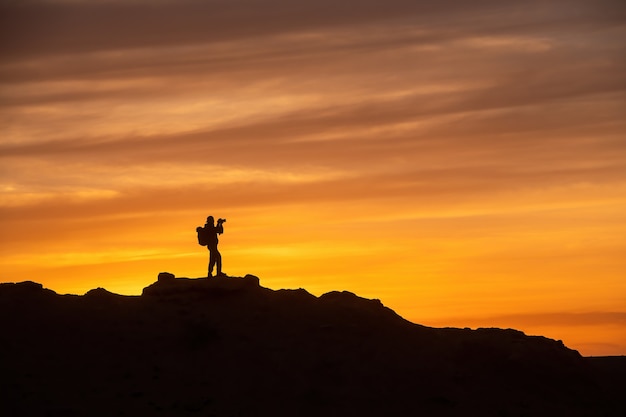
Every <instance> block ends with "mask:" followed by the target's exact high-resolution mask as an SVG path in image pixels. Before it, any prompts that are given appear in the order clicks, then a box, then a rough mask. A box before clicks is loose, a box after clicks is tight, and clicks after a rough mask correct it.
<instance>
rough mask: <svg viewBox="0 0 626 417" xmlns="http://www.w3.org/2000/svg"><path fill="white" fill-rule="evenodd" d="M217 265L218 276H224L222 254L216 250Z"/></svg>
mask: <svg viewBox="0 0 626 417" xmlns="http://www.w3.org/2000/svg"><path fill="white" fill-rule="evenodd" d="M215 263H216V264H217V276H218V277H219V276H220V275H222V254H221V253H220V252H219V251H218V250H217V249H215Z"/></svg>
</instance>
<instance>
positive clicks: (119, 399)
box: [0, 273, 626, 416]
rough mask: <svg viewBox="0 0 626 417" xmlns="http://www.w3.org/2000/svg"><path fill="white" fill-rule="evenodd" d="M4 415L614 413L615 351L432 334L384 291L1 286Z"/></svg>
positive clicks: (619, 379) (199, 282) (215, 284)
mask: <svg viewBox="0 0 626 417" xmlns="http://www.w3.org/2000/svg"><path fill="white" fill-rule="evenodd" d="M0 326H1V328H2V333H1V335H0V346H1V350H2V352H1V355H0V372H1V374H2V375H3V377H2V385H1V386H0V389H1V390H2V392H3V396H4V397H5V400H4V401H3V402H2V404H1V405H0V414H2V415H13V416H19V415H50V416H136V415H163V416H177V415H192V416H195V415H198V416H263V415H269V416H296V415H298V416H318V415H324V416H350V415H355V416H356V415H358V416H383V415H388V416H394V415H397V416H400V415H428V416H456V415H459V416H460V415H481V416H517V415H519V416H522V415H532V416H542V415H545V416H548V415H550V416H553V415H569V416H587V415H607V416H612V415H615V416H623V415H624V413H625V412H626V404H625V403H624V401H623V400H622V399H621V397H620V392H624V391H625V388H626V381H625V380H624V377H623V375H624V374H625V373H624V371H626V366H625V365H624V364H625V361H624V358H604V359H601V358H597V359H595V360H592V359H591V358H583V357H582V356H581V355H580V354H578V352H576V351H574V350H571V349H569V348H567V347H566V346H564V345H563V343H562V342H560V341H555V340H552V339H548V338H544V337H538V336H527V335H525V334H524V333H522V332H520V331H516V330H512V329H477V330H470V329H452V328H446V329H437V328H430V327H425V326H421V325H418V324H414V323H411V322H409V321H407V320H405V319H403V318H402V317H400V316H399V315H397V314H396V313H395V312H394V311H393V310H391V309H389V308H387V307H385V306H384V305H383V304H382V303H381V302H380V301H378V300H369V299H364V298H361V297H358V296H357V295H355V294H353V293H350V292H347V291H342V292H339V291H336V292H330V293H327V294H324V295H322V296H320V297H316V296H314V295H312V294H310V293H308V292H307V291H306V290H304V289H298V290H271V289H268V288H264V287H262V286H261V285H260V283H259V279H258V278H257V277H256V276H253V275H246V276H245V277H227V278H210V279H207V278H198V279H188V278H175V277H174V276H173V275H171V274H167V273H162V274H160V275H159V279H158V281H157V282H155V283H153V284H152V285H149V286H148V287H146V288H145V289H144V290H143V293H142V295H141V296H122V295H117V294H113V293H111V292H108V291H106V290H105V289H102V288H98V289H94V290H91V291H89V292H87V293H86V294H85V295H82V296H77V295H59V294H57V293H55V292H54V291H52V290H49V289H45V288H43V286H42V285H41V284H37V283H34V282H22V283H5V284H0Z"/></svg>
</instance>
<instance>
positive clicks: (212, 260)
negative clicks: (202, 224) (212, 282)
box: [208, 248, 219, 277]
mask: <svg viewBox="0 0 626 417" xmlns="http://www.w3.org/2000/svg"><path fill="white" fill-rule="evenodd" d="M215 252H217V250H216V249H214V248H209V275H208V277H211V276H212V275H213V267H214V266H215V262H216V259H215ZM218 272H219V266H218Z"/></svg>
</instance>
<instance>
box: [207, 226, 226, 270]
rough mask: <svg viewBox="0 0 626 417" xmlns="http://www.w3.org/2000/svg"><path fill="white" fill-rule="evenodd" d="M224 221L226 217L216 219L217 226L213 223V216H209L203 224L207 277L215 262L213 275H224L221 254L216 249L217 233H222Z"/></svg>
mask: <svg viewBox="0 0 626 417" xmlns="http://www.w3.org/2000/svg"><path fill="white" fill-rule="evenodd" d="M224 222H226V219H218V220H217V226H216V225H215V220H214V219H213V216H209V217H207V219H206V224H205V225H204V232H205V234H206V240H207V248H208V249H209V275H208V276H209V277H211V276H212V274H213V267H214V266H215V265H216V264H217V274H216V275H215V276H217V277H221V276H225V275H226V274H224V273H223V272H222V255H221V254H220V252H219V251H218V250H217V243H218V239H217V235H221V234H222V233H224Z"/></svg>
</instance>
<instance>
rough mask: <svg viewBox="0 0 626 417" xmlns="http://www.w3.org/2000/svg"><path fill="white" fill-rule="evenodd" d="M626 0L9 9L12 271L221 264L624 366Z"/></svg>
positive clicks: (2, 21) (88, 272) (5, 144)
mask: <svg viewBox="0 0 626 417" xmlns="http://www.w3.org/2000/svg"><path fill="white" fill-rule="evenodd" d="M625 57H626V5H625V4H624V2H623V1H621V0H615V1H613V0H593V1H582V0H553V1H550V2H546V1H539V0H529V1H524V2H519V1H510V0H499V1H494V0H477V1H472V2H467V1H461V0H441V1H437V2H431V1H420V0H386V1H384V2H381V1H373V0H360V1H358V2H356V1H353V2H347V1H337V0H332V1H331V0H315V1H312V0H300V1H291V0H289V1H288V0H264V1H258V0H205V1H189V0H176V1H174V0H171V1H170V0H127V1H122V0H89V1H86V0H85V1H81V0H21V1H10V0H0V108H1V111H0V281H1V282H20V281H25V280H32V281H36V282H40V283H42V284H43V285H44V286H45V287H47V288H50V289H53V290H55V291H56V292H58V293H62V294H65V293H71V294H83V293H85V292H86V291H88V290H89V289H92V288H97V287H103V288H106V289H107V290H109V291H112V292H116V293H118V294H129V295H131V294H140V293H141V290H142V288H144V287H146V286H147V285H149V284H151V283H152V282H154V281H155V280H156V277H157V274H158V273H159V272H162V271H168V272H171V273H174V274H175V275H176V276H178V277H193V278H196V277H202V276H206V271H207V259H208V255H207V251H206V248H203V247H200V246H199V245H198V244H197V241H196V233H195V228H196V227H197V226H200V225H202V224H204V221H205V219H206V217H207V216H208V215H213V216H215V217H216V218H217V217H223V218H226V219H227V222H226V223H225V225H224V229H225V233H224V234H223V235H221V237H220V251H221V253H222V257H223V262H224V267H223V269H224V271H225V272H226V273H227V274H229V275H231V276H243V275H245V274H248V273H249V274H254V275H257V276H259V277H260V279H261V285H263V286H265V287H268V288H272V289H280V288H305V289H306V290H308V291H309V292H311V293H312V294H315V295H321V294H323V293H325V292H328V291H333V290H347V291H351V292H354V293H356V294H357V295H359V296H362V297H366V298H376V299H380V300H381V301H382V302H383V304H385V305H386V306H388V307H390V308H392V309H393V310H395V311H396V312H397V313H398V314H400V315H401V316H403V317H404V318H406V319H408V320H410V321H413V322H415V323H420V324H424V325H428V326H436V327H447V326H453V327H471V328H476V327H503V328H509V327H510V328H515V329H519V330H522V331H524V332H526V333H527V334H532V335H543V336H547V337H550V338H554V339H557V340H563V342H564V343H565V344H566V345H567V346H568V347H571V348H573V349H577V350H579V351H580V352H581V353H582V354H583V355H594V356H597V355H626V256H625V255H626V117H624V116H625V115H626V101H625V99H626V58H625Z"/></svg>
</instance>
